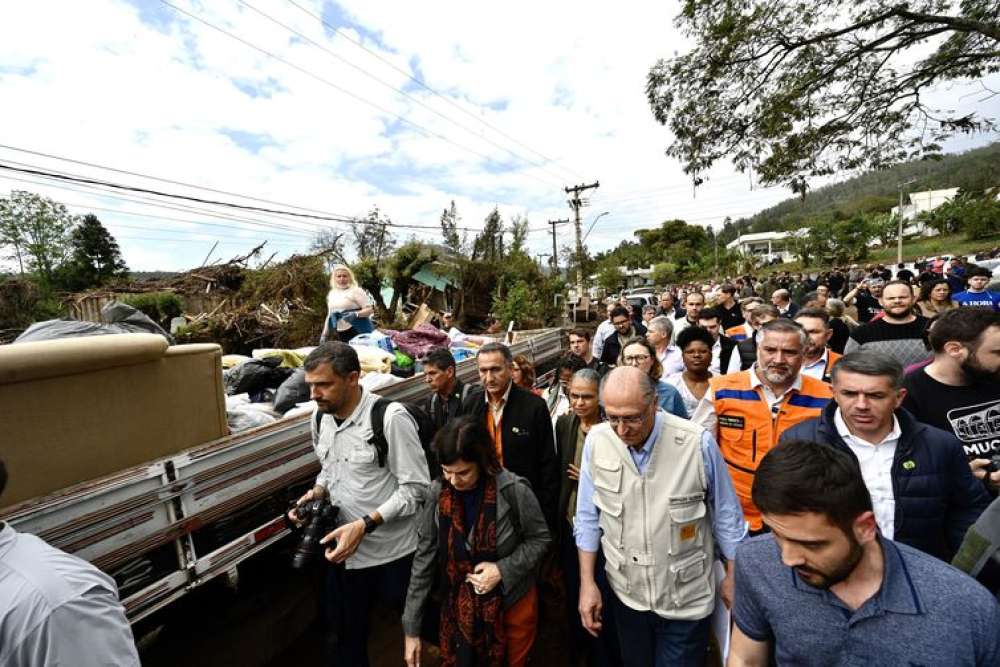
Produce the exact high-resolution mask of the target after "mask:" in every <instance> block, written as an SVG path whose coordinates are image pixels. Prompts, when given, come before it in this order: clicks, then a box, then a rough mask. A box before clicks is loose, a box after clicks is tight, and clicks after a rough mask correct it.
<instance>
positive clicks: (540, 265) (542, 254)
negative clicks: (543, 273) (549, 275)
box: [535, 252, 549, 269]
mask: <svg viewBox="0 0 1000 667" xmlns="http://www.w3.org/2000/svg"><path fill="white" fill-rule="evenodd" d="M548 256H549V253H547V252H536V253H535V258H536V259H537V260H538V268H539V269H541V268H542V257H548Z"/></svg>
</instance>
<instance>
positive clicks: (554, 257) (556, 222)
mask: <svg viewBox="0 0 1000 667" xmlns="http://www.w3.org/2000/svg"><path fill="white" fill-rule="evenodd" d="M568 222H569V219H568V218H567V219H564V220H549V224H550V225H552V261H551V262H550V263H551V264H552V275H556V274H557V273H559V255H558V251H557V250H556V225H565V224H566V223H568Z"/></svg>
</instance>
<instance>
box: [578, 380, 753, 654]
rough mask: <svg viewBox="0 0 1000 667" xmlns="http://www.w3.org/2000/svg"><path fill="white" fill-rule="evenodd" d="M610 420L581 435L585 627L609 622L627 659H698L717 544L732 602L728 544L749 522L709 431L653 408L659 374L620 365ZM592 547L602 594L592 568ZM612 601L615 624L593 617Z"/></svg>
mask: <svg viewBox="0 0 1000 667" xmlns="http://www.w3.org/2000/svg"><path fill="white" fill-rule="evenodd" d="M601 400H602V402H603V403H604V409H605V413H606V414H607V421H606V422H605V423H603V424H597V425H595V426H594V427H593V428H591V429H590V433H589V434H588V435H587V439H586V440H585V441H584V446H583V456H582V460H581V467H580V482H579V486H578V489H577V505H576V517H575V524H574V536H575V539H576V545H577V549H578V550H579V557H580V602H579V611H580V620H581V622H582V624H583V627H584V628H585V629H586V630H587V631H588V632H589V633H590V634H592V635H594V636H598V635H599V634H600V633H601V632H615V631H617V633H618V637H619V640H620V644H621V651H622V660H623V662H624V664H625V665H626V666H640V665H641V666H642V667H647V666H649V665H656V666H657V667H661V666H664V665H702V664H704V659H705V650H706V647H707V645H708V633H709V619H710V616H711V614H712V611H713V609H714V607H715V599H716V584H715V578H714V576H713V573H712V561H713V558H714V554H715V547H716V546H718V548H719V551H720V552H721V554H722V555H723V557H724V558H725V559H726V561H727V565H726V572H727V575H726V578H725V579H724V580H723V581H722V585H721V590H720V591H719V592H720V593H721V596H722V599H723V601H724V602H725V604H726V606H729V605H730V604H731V602H732V590H733V581H732V569H733V564H734V563H733V558H734V556H735V553H736V545H737V544H738V543H739V542H740V541H741V540H743V538H744V537H745V536H746V532H747V529H746V523H745V522H744V520H743V512H742V510H741V508H740V503H739V500H738V499H737V497H736V491H735V490H734V488H733V483H732V481H731V480H730V478H729V473H728V471H727V470H726V464H725V462H724V461H723V459H722V455H721V454H720V453H719V448H718V446H717V445H716V444H715V440H714V438H713V437H712V435H711V434H709V433H708V432H707V431H705V429H703V428H701V427H700V426H698V425H696V424H694V423H692V422H690V421H688V420H686V419H681V418H680V417H676V416H674V415H671V414H668V413H666V412H663V411H662V410H658V409H657V404H656V385H655V383H654V381H653V380H652V378H650V377H649V375H648V374H646V373H644V372H642V370H640V369H639V368H630V367H621V368H616V369H615V370H613V371H611V373H609V374H608V375H607V376H606V377H605V379H604V381H603V382H602V383H601ZM598 549H600V550H601V551H602V552H603V553H604V557H605V559H606V561H607V563H606V566H605V571H606V572H607V578H608V583H609V584H610V587H611V594H610V595H609V596H608V597H610V599H602V596H601V593H600V590H599V589H598V587H597V584H596V582H595V578H594V576H595V573H594V569H595V567H596V563H597V552H598ZM608 606H610V607H611V608H613V610H614V617H615V624H616V626H617V627H616V628H604V627H603V626H602V620H601V619H602V609H604V608H607V607H608Z"/></svg>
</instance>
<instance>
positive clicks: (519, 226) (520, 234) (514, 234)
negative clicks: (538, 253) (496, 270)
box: [507, 215, 528, 255]
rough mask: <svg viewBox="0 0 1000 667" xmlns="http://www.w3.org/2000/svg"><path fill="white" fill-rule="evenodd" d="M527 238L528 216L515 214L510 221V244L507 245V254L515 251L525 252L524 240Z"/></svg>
mask: <svg viewBox="0 0 1000 667" xmlns="http://www.w3.org/2000/svg"><path fill="white" fill-rule="evenodd" d="M527 239H528V218H526V217H524V218H522V217H521V216H520V215H515V216H514V217H513V218H511V221H510V245H509V246H507V254H508V255H512V254H514V253H516V252H520V253H524V254H527V251H526V250H525V246H524V244H525V241H527Z"/></svg>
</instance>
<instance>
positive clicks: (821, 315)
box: [795, 308, 841, 382]
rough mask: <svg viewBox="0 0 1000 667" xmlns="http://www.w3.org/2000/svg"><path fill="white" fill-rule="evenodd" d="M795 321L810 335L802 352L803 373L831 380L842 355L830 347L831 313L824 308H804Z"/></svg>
mask: <svg viewBox="0 0 1000 667" xmlns="http://www.w3.org/2000/svg"><path fill="white" fill-rule="evenodd" d="M795 321H796V322H798V323H799V324H800V325H802V329H803V330H804V331H805V332H806V335H807V336H808V337H809V342H808V343H807V344H806V349H805V351H804V352H803V353H802V374H803V375H808V376H809V377H811V378H816V379H817V380H822V381H823V382H830V371H831V370H832V369H833V365H834V364H835V363H837V360H838V359H840V357H841V355H839V354H837V353H836V352H834V351H833V350H831V349H830V348H829V347H827V343H829V342H830V337H831V336H833V329H831V328H830V314H829V313H828V312H826V309H824V308H803V309H802V310H800V311H799V312H798V314H797V315H796V316H795Z"/></svg>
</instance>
